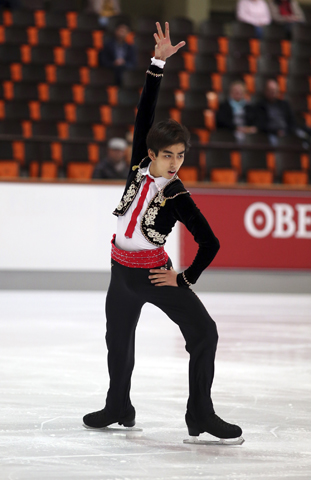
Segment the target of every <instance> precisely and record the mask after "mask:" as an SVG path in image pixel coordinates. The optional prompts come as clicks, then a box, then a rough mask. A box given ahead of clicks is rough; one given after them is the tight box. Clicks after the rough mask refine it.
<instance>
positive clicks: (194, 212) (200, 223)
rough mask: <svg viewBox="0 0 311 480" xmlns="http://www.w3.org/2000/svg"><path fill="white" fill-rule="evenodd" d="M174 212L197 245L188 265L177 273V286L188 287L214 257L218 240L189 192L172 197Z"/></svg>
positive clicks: (218, 246)
mask: <svg viewBox="0 0 311 480" xmlns="http://www.w3.org/2000/svg"><path fill="white" fill-rule="evenodd" d="M174 214H175V218H176V219H177V220H179V221H180V222H181V223H183V224H184V225H185V226H186V228H187V229H188V230H189V232H190V233H191V234H192V235H193V237H194V240H195V241H196V242H197V244H198V245H199V248H198V251H197V254H196V256H195V258H194V260H193V262H192V264H191V265H190V267H189V268H187V269H186V270H185V271H184V272H183V273H179V274H178V275H177V283H178V286H180V287H189V286H190V284H191V285H192V284H194V283H195V282H196V281H197V279H198V278H199V276H200V275H201V273H202V272H203V270H205V268H206V267H208V265H209V264H210V263H211V262H212V261H213V259H214V258H215V256H216V253H217V252H218V250H219V248H220V245H219V240H218V238H216V237H215V235H214V233H213V231H212V229H211V227H210V225H209V224H208V222H207V220H206V218H205V217H204V215H203V214H202V213H201V212H200V210H199V209H198V207H197V206H196V204H195V203H194V201H193V200H192V198H191V197H190V195H189V194H183V195H178V196H177V197H176V198H175V199H174Z"/></svg>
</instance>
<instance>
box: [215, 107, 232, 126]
mask: <svg viewBox="0 0 311 480" xmlns="http://www.w3.org/2000/svg"><path fill="white" fill-rule="evenodd" d="M216 123H217V128H228V129H229V130H235V126H234V123H233V114H232V108H231V106H230V104H229V102H228V101H227V100H225V101H224V102H222V103H221V104H220V105H219V109H218V110H217V113H216Z"/></svg>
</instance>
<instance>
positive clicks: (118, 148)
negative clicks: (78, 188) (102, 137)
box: [92, 138, 129, 179]
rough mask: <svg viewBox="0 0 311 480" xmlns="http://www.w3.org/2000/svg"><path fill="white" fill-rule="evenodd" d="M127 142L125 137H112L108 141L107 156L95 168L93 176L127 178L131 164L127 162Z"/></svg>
mask: <svg viewBox="0 0 311 480" xmlns="http://www.w3.org/2000/svg"><path fill="white" fill-rule="evenodd" d="M126 149H127V142H126V141H125V140H124V139H123V138H112V139H111V140H109V142H108V150H107V155H106V157H105V158H104V159H103V160H101V161H100V162H99V163H98V164H97V165H96V166H95V168H94V171H93V176H92V178H106V179H118V178H127V175H128V172H129V166H128V164H127V162H126V158H125V155H126Z"/></svg>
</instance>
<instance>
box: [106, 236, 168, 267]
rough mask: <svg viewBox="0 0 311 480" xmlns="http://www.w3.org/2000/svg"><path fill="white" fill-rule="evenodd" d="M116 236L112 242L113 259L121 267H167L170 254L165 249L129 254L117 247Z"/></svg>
mask: <svg viewBox="0 0 311 480" xmlns="http://www.w3.org/2000/svg"><path fill="white" fill-rule="evenodd" d="M115 238H116V236H115V235H114V236H113V237H112V240H111V257H112V258H113V260H115V261H116V262H118V263H121V265H124V266H125V267H130V268H155V267H161V266H163V265H165V264H166V263H167V261H168V254H167V253H166V252H165V250H164V247H159V248H155V249H153V250H140V251H139V252H128V251H126V250H120V249H119V248H117V247H116V246H115V243H114V241H115Z"/></svg>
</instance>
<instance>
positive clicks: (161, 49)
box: [131, 22, 186, 167]
mask: <svg viewBox="0 0 311 480" xmlns="http://www.w3.org/2000/svg"><path fill="white" fill-rule="evenodd" d="M156 25H157V30H158V33H155V34H154V35H153V36H154V39H155V41H156V45H155V56H154V58H155V59H156V60H162V61H164V62H165V61H166V59H167V58H168V57H171V56H172V55H174V53H176V52H177V51H178V50H179V49H180V48H181V47H183V46H184V45H185V44H186V42H180V43H178V44H177V45H175V46H173V45H172V44H171V40H170V32H169V24H168V22H166V23H165V35H164V34H163V32H162V29H161V25H160V23H159V22H157V23H156ZM159 64H161V62H159ZM162 65H163V67H164V64H163V63H162ZM162 77H163V68H161V67H160V66H157V65H151V66H150V67H149V68H148V70H147V75H146V80H145V85H144V88H143V91H142V94H141V97H140V101H139V104H138V111H137V115H136V121H135V130H134V139H133V153H132V159H131V167H133V166H134V165H138V164H139V163H140V161H141V160H142V159H143V158H144V157H146V156H147V154H148V152H147V146H146V137H147V134H148V132H149V130H150V128H151V126H152V124H153V121H154V115H155V108H156V104H157V99H158V94H159V89H160V84H161V79H162Z"/></svg>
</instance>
